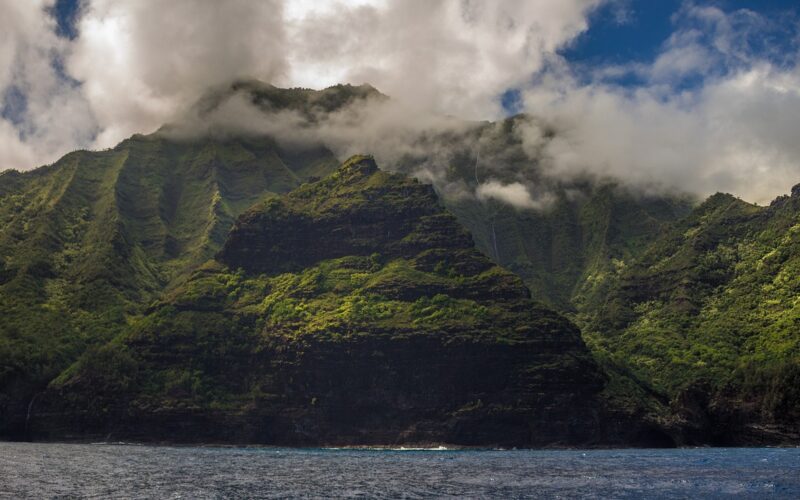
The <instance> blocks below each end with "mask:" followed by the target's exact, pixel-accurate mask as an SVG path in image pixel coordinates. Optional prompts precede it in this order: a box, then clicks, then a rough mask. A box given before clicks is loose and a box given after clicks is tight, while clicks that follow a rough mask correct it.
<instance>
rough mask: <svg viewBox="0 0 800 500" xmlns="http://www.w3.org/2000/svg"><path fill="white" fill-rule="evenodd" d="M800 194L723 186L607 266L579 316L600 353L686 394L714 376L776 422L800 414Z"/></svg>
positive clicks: (713, 382) (720, 389)
mask: <svg viewBox="0 0 800 500" xmlns="http://www.w3.org/2000/svg"><path fill="white" fill-rule="evenodd" d="M799 194H800V193H798V192H797V190H795V194H794V195H793V196H791V197H787V196H784V197H781V198H778V199H777V200H775V201H774V202H773V203H772V204H771V205H770V206H768V207H759V206H755V205H751V204H748V203H745V202H743V201H741V200H739V199H736V198H734V197H732V196H730V195H723V194H717V195H714V196H712V197H711V198H709V199H708V200H706V201H705V202H704V203H703V204H702V205H700V206H699V207H697V208H696V209H695V210H694V211H693V212H692V214H691V215H689V216H688V217H687V218H685V219H684V220H682V221H681V222H680V223H678V224H676V226H675V227H674V228H673V229H672V230H671V231H668V232H666V233H665V234H664V235H663V236H662V237H661V238H659V239H658V240H657V241H655V242H654V243H653V244H652V245H651V247H650V248H649V249H648V250H647V252H645V253H644V254H643V255H642V256H641V257H640V258H639V259H638V260H635V261H633V262H632V263H628V264H627V265H620V266H619V269H618V270H617V272H616V273H614V274H613V275H610V276H607V277H606V279H604V280H603V282H602V285H601V286H602V288H603V289H604V290H606V293H607V295H605V294H604V295H605V298H604V299H603V300H597V301H596V302H594V303H591V304H588V305H587V307H586V308H585V309H584V310H583V311H582V313H581V315H580V316H579V318H580V322H581V323H582V324H583V326H584V336H585V338H586V339H587V341H588V342H589V343H590V345H591V346H592V347H593V349H594V351H595V352H596V353H598V354H599V355H600V356H601V357H602V358H604V359H606V360H607V361H610V362H612V363H613V364H615V365H617V366H624V367H626V368H627V369H629V370H631V371H632V372H633V373H634V374H635V375H636V376H637V377H638V378H640V379H642V380H646V381H647V382H648V383H649V384H650V385H651V386H652V387H653V388H655V389H657V390H658V391H661V392H663V393H665V394H668V395H672V396H674V395H676V394H677V393H679V392H680V391H682V390H686V389H687V387H691V386H693V385H697V384H707V385H708V388H709V390H710V391H711V392H712V393H715V394H718V395H719V397H720V398H725V399H727V400H729V399H731V398H734V399H737V400H739V402H738V403H737V402H735V401H734V402H731V401H727V403H726V404H734V405H737V404H738V405H743V404H752V405H755V408H756V409H755V410H754V411H756V412H759V413H760V414H761V415H762V416H763V418H765V419H766V420H767V421H770V420H772V419H777V420H782V421H789V422H792V421H794V422H796V421H797V418H798V416H800V393H799V392H798V387H800V386H798V381H800V308H799V304H800V299H799V297H800V196H798V195H799Z"/></svg>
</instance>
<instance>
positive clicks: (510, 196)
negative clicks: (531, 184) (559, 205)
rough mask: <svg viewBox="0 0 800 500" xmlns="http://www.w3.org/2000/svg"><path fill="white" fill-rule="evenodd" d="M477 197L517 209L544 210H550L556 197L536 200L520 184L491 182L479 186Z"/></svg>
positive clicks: (476, 190) (549, 196) (546, 196)
mask: <svg viewBox="0 0 800 500" xmlns="http://www.w3.org/2000/svg"><path fill="white" fill-rule="evenodd" d="M475 196H476V197H477V198H478V199H479V200H481V201H486V200H489V199H494V200H498V201H502V202H504V203H508V204H509V205H511V206H513V207H515V208H529V209H534V210H543V209H546V208H548V207H549V206H550V205H552V203H553V202H554V201H555V197H554V196H553V195H552V194H550V193H545V194H544V195H543V196H541V197H538V198H536V199H534V198H533V197H532V196H531V193H530V191H528V188H527V187H525V185H524V184H522V183H520V182H512V183H510V184H503V183H502V182H500V181H496V180H491V181H488V182H485V183H482V184H480V185H478V187H477V189H475Z"/></svg>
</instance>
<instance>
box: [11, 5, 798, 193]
mask: <svg viewBox="0 0 800 500" xmlns="http://www.w3.org/2000/svg"><path fill="white" fill-rule="evenodd" d="M610 1H614V2H616V4H617V5H618V6H619V12H620V13H622V14H625V15H624V16H622V17H620V20H619V22H631V21H630V16H629V14H630V9H629V8H628V3H626V2H624V1H619V0H504V1H498V2H480V1H477V0H348V1H336V0H330V1H310V0H294V1H281V0H264V1H258V2H254V1H249V0H232V1H230V2H225V3H222V2H213V1H210V0H207V1H189V0H173V1H170V2H156V1H155V0H136V1H133V0H130V1H125V0H83V1H82V2H81V8H80V12H79V15H78V19H77V25H76V32H75V36H74V38H65V37H62V36H59V35H58V33H59V30H58V29H57V27H56V23H55V21H54V20H53V18H52V16H51V14H50V11H51V8H52V4H53V0H35V1H34V0H32V1H30V2H16V1H13V0H0V12H1V13H2V15H0V41H1V42H2V43H0V96H2V108H1V109H2V113H0V168H9V167H13V168H21V169H27V168H32V167H34V166H36V165H38V164H41V163H45V162H49V161H52V160H54V159H55V158H57V157H58V156H59V155H61V154H63V153H66V152H67V151H69V150H72V149H76V148H83V147H91V148H102V147H109V146H113V145H114V144H116V143H117V142H118V141H119V140H121V139H123V138H125V137H127V136H129V135H131V134H133V133H137V132H141V133H148V132H151V131H154V130H156V129H157V128H159V127H160V126H161V125H162V124H164V123H166V122H171V121H172V122H174V121H175V120H176V119H177V117H182V119H184V120H187V121H186V123H185V127H184V129H183V130H182V132H183V133H189V132H192V133H198V132H203V131H205V132H207V133H208V132H211V131H212V130H220V129H224V130H228V131H250V132H257V133H268V134H271V135H274V136H276V137H278V138H279V139H280V140H283V141H295V142H298V141H300V142H302V141H306V142H308V141H311V142H314V141H317V142H320V141H321V142H324V143H325V144H327V145H328V146H329V147H331V148H332V149H333V150H334V151H335V152H336V153H337V154H338V155H340V156H346V155H348V154H351V153H356V152H368V153H373V154H375V155H376V156H377V157H378V159H379V161H381V162H382V163H384V164H392V165H399V164H405V166H406V167H407V168H409V169H411V170H412V171H413V172H414V173H415V174H416V175H418V176H419V177H421V178H425V179H428V180H429V181H431V182H434V183H435V184H436V185H437V188H438V189H440V190H442V191H443V192H445V193H447V194H448V195H450V196H478V195H480V196H483V197H484V198H485V199H488V198H492V199H496V200H505V201H506V202H508V203H511V204H514V205H516V206H520V207H525V206H528V207H533V206H535V205H537V204H538V205H541V203H540V202H541V201H542V200H543V199H544V198H543V195H541V194H540V193H542V192H543V191H542V190H543V189H544V187H543V186H546V185H555V184H557V183H558V182H560V181H562V180H567V181H568V180H569V179H573V178H585V177H586V176H595V177H603V176H609V177H614V178H617V179H621V180H623V181H624V182H626V183H628V184H631V185H635V186H639V187H640V188H642V189H645V190H650V191H652V190H657V191H659V190H665V189H669V190H673V189H677V190H688V191H692V192H697V193H700V194H708V193H711V192H714V191H717V190H725V191H731V192H733V193H734V194H737V195H739V196H742V197H745V198H747V199H750V200H753V201H759V202H765V201H768V200H769V199H770V198H771V197H774V196H775V195H777V194H780V193H782V192H785V191H786V190H787V189H788V187H789V186H790V185H791V184H793V183H795V182H797V181H798V180H800V167H798V165H800V150H799V148H800V146H798V141H796V140H795V138H794V135H796V134H794V131H796V130H797V129H798V125H800V90H799V89H800V71H798V62H800V61H799V60H798V59H800V56H799V54H800V23H797V22H796V20H795V21H792V20H791V19H790V20H789V22H783V21H785V20H783V21H780V20H776V19H767V18H765V17H764V16H761V15H759V14H757V13H754V12H752V11H749V10H744V9H740V10H735V11H729V12H726V11H723V10H721V9H720V8H717V7H713V6H711V7H710V6H707V5H700V4H696V3H693V2H686V3H684V4H683V6H682V7H681V8H680V10H679V11H678V13H677V14H676V15H675V17H674V19H673V22H674V24H675V30H674V33H673V34H672V36H670V37H669V39H667V40H666V41H665V42H664V44H663V46H662V47H661V50H660V51H659V53H658V54H657V56H656V57H654V58H653V60H651V61H636V62H631V63H625V64H622V65H618V66H607V67H597V66H595V67H592V68H590V69H589V70H588V73H582V72H583V71H584V68H582V67H572V66H571V65H570V64H569V62H568V61H566V60H564V59H562V58H561V57H560V56H559V55H558V50H559V49H560V48H562V47H565V46H567V45H569V44H570V43H571V42H572V41H573V40H575V39H576V37H577V36H578V35H579V34H580V33H581V32H583V31H585V30H586V29H587V26H588V25H587V23H588V21H587V19H588V17H587V16H588V15H589V14H590V13H591V12H592V10H593V9H594V8H596V7H597V6H598V5H600V4H601V3H604V2H610ZM622 14H621V15H622ZM629 76H633V77H634V80H636V81H637V82H639V83H638V84H637V85H634V86H631V85H630V84H622V83H620V82H624V81H625V80H626V78H627V77H629ZM241 77H246V78H257V79H261V80H264V81H268V82H272V83H274V84H276V85H279V86H307V87H313V88H322V87H325V86H327V85H331V84H334V83H339V82H350V83H355V84H359V83H364V82H368V83H371V84H372V85H374V86H375V87H377V88H379V89H380V90H381V91H382V92H384V93H385V94H388V95H390V96H391V97H392V100H390V101H381V100H373V101H363V102H359V103H356V104H355V105H353V106H350V107H349V108H347V109H343V110H340V111H338V112H335V113H321V114H319V115H318V116H316V117H315V119H314V124H313V126H311V125H310V124H309V123H308V117H304V116H300V115H299V114H297V113H293V112H282V113H277V114H276V113H272V114H271V115H270V116H268V117H266V118H265V115H264V114H263V112H261V111H259V110H257V109H254V108H253V107H252V106H251V105H250V103H249V102H248V101H247V100H246V99H244V98H242V96H233V97H232V98H231V99H230V100H229V101H228V102H226V103H224V105H222V106H220V108H219V109H218V110H217V111H216V112H215V114H214V116H204V117H200V116H194V117H192V116H191V106H192V105H193V104H194V103H195V102H196V101H197V99H198V98H199V97H200V96H201V95H203V94H204V92H206V90H207V89H208V88H209V87H219V86H223V85H225V84H227V83H228V82H230V81H232V80H234V79H236V78H241ZM509 89H516V90H518V91H519V94H520V96H521V103H522V105H523V110H524V111H525V112H526V113H528V114H529V115H530V116H532V117H534V119H528V120H517V121H515V122H514V124H513V130H512V132H513V134H511V135H512V139H513V140H514V141H517V142H518V144H517V142H514V143H513V144H511V143H509V144H505V143H503V144H499V145H498V144H497V141H498V139H497V137H498V133H499V132H498V131H499V130H500V129H498V128H497V127H501V128H502V124H501V125H498V126H494V125H491V126H490V125H487V124H485V123H479V122H478V121H477V120H486V119H490V120H494V119H498V118H502V116H503V110H502V108H501V105H500V96H501V95H502V94H503V93H504V92H506V91H507V90H509ZM455 117H457V119H456V118H455ZM464 119H467V120H473V121H464ZM172 131H173V132H174V133H179V132H181V131H179V130H178V129H173V130H172ZM501 135H502V134H501ZM478 156H480V158H481V160H480V170H481V176H480V178H478V177H477V175H476V179H475V182H474V183H472V182H471V181H469V179H466V180H465V179H460V180H453V179H454V177H453V176H450V175H449V174H448V172H449V169H450V168H451V167H452V165H453V164H454V162H468V163H470V164H471V163H472V161H473V159H474V158H475V157H478ZM511 167H513V168H511ZM537 172H538V173H537ZM537 176H538V177H537ZM542 181H546V182H544V183H543V182H542ZM476 189H477V190H479V191H480V192H478V191H476ZM525 193H527V194H528V198H526V197H525ZM542 206H543V205H542Z"/></svg>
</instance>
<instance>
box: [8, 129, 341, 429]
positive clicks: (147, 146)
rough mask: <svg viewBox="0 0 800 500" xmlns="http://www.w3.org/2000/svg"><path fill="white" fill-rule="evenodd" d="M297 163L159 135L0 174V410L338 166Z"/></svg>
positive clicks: (241, 145)
mask: <svg viewBox="0 0 800 500" xmlns="http://www.w3.org/2000/svg"><path fill="white" fill-rule="evenodd" d="M295 156H296V155H293V154H288V153H285V152H283V151H282V150H281V149H280V148H279V147H278V146H277V145H276V144H275V143H274V142H273V141H271V140H269V139H264V138H261V139H256V138H241V139H236V140H220V141H213V140H208V139H203V140H202V141H173V140H169V139H166V138H164V137H161V136H159V135H158V134H156V135H154V136H149V137H142V136H134V137H133V138H131V139H129V140H126V141H123V142H122V143H121V144H120V145H119V146H117V147H116V148H114V149H112V150H108V151H101V152H87V151H78V152H75V153H71V154H69V155H67V156H65V157H64V158H62V159H61V160H59V161H58V162H57V163H55V164H54V165H52V166H49V167H43V168H41V169H38V170H35V171H32V172H28V173H23V174H19V173H14V172H11V173H6V174H3V176H2V179H0V180H1V181H2V192H0V317H1V318H2V321H0V413H6V414H8V413H10V412H11V411H12V409H11V406H9V405H12V406H13V405H21V406H24V405H25V404H27V403H24V401H27V400H30V399H31V397H32V396H33V395H34V394H35V393H36V392H39V391H41V390H43V389H44V388H45V387H46V385H47V383H48V382H49V381H50V380H52V379H53V378H55V377H56V376H57V375H58V374H59V373H60V372H61V371H62V370H64V369H65V368H67V367H68V366H69V365H70V364H71V363H72V362H74V361H75V359H77V357H78V356H79V355H80V354H82V353H83V352H84V351H85V350H86V349H87V348H89V347H91V346H97V345H101V344H102V343H104V342H107V341H108V340H110V339H112V338H114V337H115V336H116V335H118V334H119V333H120V332H121V331H122V330H124V328H125V327H126V326H127V325H128V324H129V323H130V322H133V321H135V319H136V318H137V317H138V316H140V315H141V313H142V309H143V308H142V306H143V305H147V304H149V303H151V302H152V301H153V300H154V299H156V298H157V297H158V296H159V295H160V294H161V293H162V291H163V290H165V289H170V288H172V287H174V286H176V285H178V284H180V283H182V282H183V281H185V279H186V278H187V277H188V274H189V272H190V271H191V270H192V269H193V268H195V267H196V266H197V265H198V264H200V263H202V262H204V261H206V260H207V259H209V258H210V257H212V256H213V255H214V254H215V253H216V251H218V250H219V248H220V247H221V245H222V243H223V241H224V239H225V237H226V236H227V233H228V230H229V228H230V226H231V225H232V223H233V220H234V218H235V217H236V216H238V215H239V214H240V213H241V212H242V211H243V210H244V209H245V208H247V207H249V206H251V205H252V204H253V203H255V202H257V201H259V200H261V199H264V198H265V197H269V196H274V195H275V193H281V192H286V191H288V190H290V189H292V188H294V187H296V186H298V185H299V184H300V183H301V182H302V179H303V177H301V176H304V175H306V174H304V172H310V173H314V174H318V173H319V172H321V171H326V170H327V171H330V170H332V169H333V168H335V165H336V164H335V161H334V160H333V156H332V155H331V154H330V153H329V152H327V151H320V152H318V153H317V154H316V156H314V155H308V156H307V157H303V158H300V159H299V160H297V159H296V158H295ZM92 352H94V351H92ZM4 408H5V409H6V410H5V411H4V410H3V409H4Z"/></svg>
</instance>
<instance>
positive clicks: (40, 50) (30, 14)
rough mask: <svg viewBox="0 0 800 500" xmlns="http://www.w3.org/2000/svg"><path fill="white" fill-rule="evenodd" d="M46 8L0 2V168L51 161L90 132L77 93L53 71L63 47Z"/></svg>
mask: <svg viewBox="0 0 800 500" xmlns="http://www.w3.org/2000/svg"><path fill="white" fill-rule="evenodd" d="M51 4H52V1H43V0H31V1H26V2H17V1H14V0H0V108H5V112H4V116H3V117H0V169H6V168H18V169H23V168H25V169H27V168H32V167H34V166H38V165H39V164H41V163H45V162H48V161H52V160H54V159H55V158H57V157H58V156H60V155H62V154H64V153H65V152H67V151H69V150H70V149H74V148H75V147H77V146H79V145H86V144H88V142H90V141H91V136H92V134H93V132H94V130H95V124H94V119H93V116H92V113H91V110H90V109H89V108H88V106H86V103H85V101H84V100H83V98H82V96H81V94H80V89H78V88H75V87H74V86H72V85H70V84H69V83H67V82H65V81H64V79H63V77H61V76H60V75H59V74H58V70H57V69H56V67H55V66H54V61H57V60H58V59H59V58H60V57H63V55H64V54H65V52H66V51H67V50H68V46H67V44H66V42H64V41H63V40H61V39H60V38H58V37H57V36H56V35H55V22H54V21H53V20H52V19H51V18H50V16H49V15H48V14H47V12H46V10H47V9H48V8H49V7H50V6H51Z"/></svg>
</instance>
